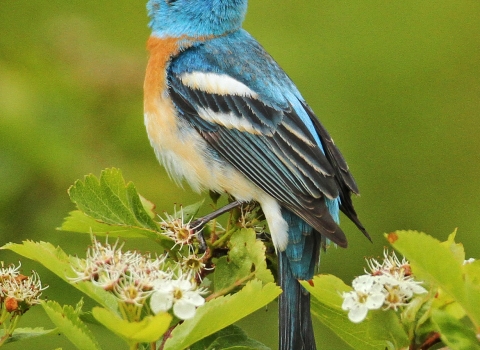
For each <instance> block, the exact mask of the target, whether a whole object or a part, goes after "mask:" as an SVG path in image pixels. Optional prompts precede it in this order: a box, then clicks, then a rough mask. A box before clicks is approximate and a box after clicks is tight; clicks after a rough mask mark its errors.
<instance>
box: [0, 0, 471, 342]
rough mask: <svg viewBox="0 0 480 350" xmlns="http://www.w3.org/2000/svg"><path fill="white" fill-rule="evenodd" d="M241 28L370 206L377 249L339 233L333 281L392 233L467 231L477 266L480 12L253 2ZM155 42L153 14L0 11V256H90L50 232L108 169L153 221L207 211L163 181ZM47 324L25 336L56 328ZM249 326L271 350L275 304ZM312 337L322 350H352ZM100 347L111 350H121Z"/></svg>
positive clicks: (55, 291)
mask: <svg viewBox="0 0 480 350" xmlns="http://www.w3.org/2000/svg"><path fill="white" fill-rule="evenodd" d="M245 28H246V29H247V30H249V31H250V32H251V33H252V34H253V35H254V36H255V37H256V38H257V39H258V40H259V41H260V42H261V43H262V44H263V45H264V46H265V48H266V49H267V50H268V51H269V52H270V53H271V54H272V55H273V57H274V58H275V59H276V60H277V61H278V62H279V63H280V65H281V66H282V67H283V68H284V69H285V70H286V71H287V73H288V74H289V75H290V77H291V78H292V79H293V80H294V81H295V83H296V84H297V86H298V87H299V89H300V91H302V93H303V95H304V97H305V99H306V100H307V101H308V103H309V104H310V105H311V106H312V107H313V109H314V111H315V112H316V114H317V115H318V116H319V117H320V118H321V120H322V122H323V123H324V125H325V126H326V127H327V128H328V130H329V131H330V133H331V134H332V136H333V137H334V139H335V142H336V144H337V145H338V146H339V147H340V149H341V150H342V152H343V153H344V155H345V157H346V158H347V160H348V163H349V165H350V168H351V170H352V171H353V173H354V175H355V177H356V179H357V182H358V184H359V186H360V189H361V192H362V196H361V198H356V199H355V205H356V208H357V211H358V212H359V214H360V218H361V219H362V221H363V223H364V224H365V225H366V227H367V228H368V230H369V232H370V234H371V235H372V237H373V240H374V243H373V244H370V243H369V242H368V241H367V240H366V239H364V238H363V237H362V236H361V234H359V232H358V231H357V230H356V229H355V228H354V226H353V225H352V224H350V223H349V222H347V221H346V220H344V222H343V227H344V229H345V231H346V232H347V235H348V237H349V242H350V247H349V248H348V249H346V250H344V249H331V250H329V251H328V253H327V254H326V255H324V256H323V257H322V259H323V261H322V268H323V272H326V273H334V274H336V275H337V276H340V277H341V278H343V279H344V280H345V281H346V282H347V283H350V281H351V279H352V278H353V276H355V275H358V274H361V273H362V271H363V266H364V261H363V257H364V256H378V255H381V253H382V249H383V247H384V246H385V245H386V241H385V239H384V238H383V235H382V234H383V233H384V232H389V231H392V230H396V229H417V230H423V231H426V232H428V233H430V234H432V235H434V236H436V237H438V238H439V239H445V238H446V236H447V235H448V234H449V233H450V232H452V231H453V230H454V228H455V227H458V235H457V238H458V240H459V241H461V242H463V243H464V245H465V249H466V251H467V256H468V257H476V258H479V257H480V253H479V251H480V243H479V240H478V239H477V234H478V232H479V231H480V215H479V214H478V211H479V209H480V196H479V192H480V179H479V173H480V156H479V148H480V137H479V135H480V108H479V107H480V3H479V2H478V1H464V0H456V1H418V0H417V1H406V0H403V1H355V2H354V1H337V0H335V1H333V0H331V1H320V0H308V1H307V0H303V1H291V0H251V1H250V8H249V13H248V16H247V20H246V23H245ZM148 35H149V30H148V28H147V18H146V11H145V3H144V1H139V0H135V1H131V0H116V1H93V0H84V1H77V2H73V1H59V0H48V1H47V0H35V1H27V0H15V1H12V0H10V1H9V0H0V243H1V244H4V243H6V242H9V241H14V242H20V241H22V240H24V239H33V240H44V241H50V242H52V243H54V244H58V245H61V246H62V247H63V248H64V249H65V250H66V251H68V252H69V253H75V252H76V253H79V254H83V251H85V249H86V246H87V245H88V238H87V237H84V236H81V235H76V234H68V233H64V232H58V231H55V230H54V228H55V227H58V226H59V225H60V223H61V222H62V219H63V217H65V216H66V215H67V213H68V212H69V211H70V210H72V209H73V208H74V207H73V204H71V203H70V201H69V199H68V196H67V192H66V190H67V188H68V187H69V186H70V185H71V184H72V183H73V182H74V181H75V180H76V179H78V178H82V177H83V175H85V174H88V173H94V174H96V175H99V173H100V171H101V170H102V169H104V168H107V167H118V168H121V169H122V170H123V173H124V176H125V178H126V179H128V180H131V181H133V182H134V183H135V184H136V186H137V189H138V191H139V192H140V193H142V194H143V195H144V196H145V197H147V198H149V199H151V200H152V201H153V202H155V203H156V204H157V208H158V211H159V212H160V211H162V210H170V209H171V208H172V206H173V203H193V202H195V201H197V200H198V199H199V198H202V197H201V196H199V195H196V194H192V193H191V192H189V191H188V190H181V189H179V188H177V187H175V186H174V185H173V184H172V182H170V181H169V179H168V177H167V176H166V174H165V172H164V171H163V169H162V168H161V167H160V166H159V165H158V164H157V161H156V159H155V157H154V154H153V151H152V150H151V148H150V145H149V142H148V139H147V136H146V133H145V130H144V126H143V113H142V83H143V75H144V70H145V65H146V61H147V53H146V51H145V42H146V39H147V37H148ZM129 244H130V245H131V246H133V247H141V243H140V242H131V243H129ZM427 253H428V252H426V254H427ZM0 260H5V261H6V262H17V261H18V260H19V258H18V256H15V255H13V254H10V253H8V252H4V251H1V252H0ZM23 265H24V272H25V273H26V272H28V271H29V269H31V268H35V269H36V270H38V271H39V272H40V273H41V274H42V275H43V280H44V282H45V283H48V284H49V285H50V288H49V289H48V290H47V291H45V293H44V294H45V295H46V296H48V297H49V298H50V299H55V300H58V301H59V302H61V303H74V302H76V301H77V300H78V299H79V297H80V295H79V294H78V293H76V292H75V291H74V290H73V288H71V287H69V286H67V285H66V284H65V283H63V282H61V281H59V279H58V278H55V277H54V276H52V275H49V274H48V273H46V271H45V270H44V269H42V268H41V267H39V266H38V265H36V264H33V263H31V262H28V261H23ZM87 302H88V301H87ZM88 305H91V304H90V303H89V302H88ZM37 309H39V310H35V309H33V310H31V311H30V312H29V313H27V314H26V315H25V317H24V320H22V325H24V326H27V325H28V326H34V325H46V326H48V324H47V321H45V319H44V317H45V316H44V314H43V311H42V309H41V308H37ZM241 325H242V326H244V327H245V329H247V331H248V332H249V334H250V335H252V336H254V337H256V338H258V339H259V340H261V341H263V342H265V343H266V344H268V345H270V346H272V348H275V347H276V345H275V344H276V337H277V335H276V305H275V304H273V305H271V307H269V308H268V310H261V311H259V312H257V314H255V315H254V316H253V317H250V318H248V319H246V320H244V321H242V322H241ZM317 326H318V327H317V331H318V336H319V348H321V349H343V348H345V347H344V345H342V343H341V342H339V341H338V339H336V338H335V337H334V336H333V335H332V334H331V333H330V332H329V331H328V330H326V329H324V328H323V327H321V325H317ZM94 330H95V332H100V331H99V330H97V329H94ZM98 335H99V337H100V339H101V342H102V344H103V345H104V347H105V349H117V348H118V349H122V348H126V347H125V346H123V344H122V343H121V342H117V343H111V339H112V338H111V337H108V336H107V335H106V334H104V333H101V332H100V333H98ZM320 343H322V344H323V345H320ZM29 347H30V348H32V347H34V348H36V349H54V348H56V347H63V348H64V349H70V348H72V346H71V345H69V343H68V342H67V341H66V340H65V339H64V338H63V337H61V336H51V337H48V338H46V339H43V340H42V341H38V340H35V341H29V342H26V343H25V344H20V343H19V344H12V345H11V346H10V348H11V349H21V348H29Z"/></svg>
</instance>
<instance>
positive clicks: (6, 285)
mask: <svg viewBox="0 0 480 350" xmlns="http://www.w3.org/2000/svg"><path fill="white" fill-rule="evenodd" d="M20 266H21V264H18V266H17V267H15V265H9V266H7V267H5V266H4V264H3V261H2V262H1V266H0V325H2V326H3V334H2V336H1V337H0V346H2V345H3V344H4V343H5V342H6V341H7V340H8V339H9V337H11V335H12V334H13V332H14V330H15V328H16V327H17V324H18V321H19V319H20V318H21V317H22V315H23V314H24V313H25V312H27V311H28V310H29V309H30V308H31V307H32V306H33V305H36V304H39V303H40V296H41V295H42V291H44V290H45V289H46V288H48V286H42V282H41V281H40V277H39V276H38V274H37V273H36V272H35V271H32V275H31V276H25V275H22V274H21V273H20Z"/></svg>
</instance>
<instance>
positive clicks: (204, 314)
mask: <svg viewBox="0 0 480 350" xmlns="http://www.w3.org/2000/svg"><path fill="white" fill-rule="evenodd" d="M280 293H281V289H280V287H278V286H277V285H276V284H275V283H267V284H266V285H264V286H263V284H262V282H261V281H259V280H253V281H250V282H248V283H247V284H246V285H245V287H243V289H242V290H240V291H239V292H238V293H235V294H231V295H227V296H222V297H219V298H216V299H213V300H211V301H209V302H207V303H205V305H203V306H201V307H199V308H198V309H197V312H196V314H195V317H193V318H192V319H189V320H185V321H184V322H183V323H182V324H179V325H178V326H177V327H176V328H175V329H174V330H173V331H172V333H171V335H170V338H169V339H168V340H167V341H166V342H165V348H164V349H165V350H174V349H175V350H183V349H186V348H188V347H189V346H190V345H192V344H194V343H195V342H197V341H199V340H200V339H203V338H205V337H207V336H209V335H211V334H213V333H215V332H218V331H219V330H221V329H223V328H225V327H227V326H229V325H231V324H233V323H235V322H237V321H238V320H240V319H242V318H243V317H245V316H247V315H249V314H251V313H253V312H254V311H256V310H258V309H259V308H261V307H263V306H265V305H267V304H268V303H269V302H271V301H272V300H274V299H275V298H276V297H277V296H278V295H280Z"/></svg>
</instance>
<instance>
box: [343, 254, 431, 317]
mask: <svg viewBox="0 0 480 350" xmlns="http://www.w3.org/2000/svg"><path fill="white" fill-rule="evenodd" d="M383 255H384V259H383V261H382V262H381V263H380V262H379V261H377V260H375V259H367V266H368V267H369V269H370V272H369V271H365V272H366V275H362V276H359V277H357V278H355V279H354V280H353V282H352V287H353V289H354V290H353V291H351V292H344V293H343V294H342V297H343V298H344V301H343V304H342V308H343V310H345V311H349V313H348V318H349V319H350V320H351V321H352V322H355V323H358V322H361V321H363V320H364V319H365V317H366V316H367V313H368V310H374V309H379V308H381V307H382V306H383V309H384V310H387V309H394V310H395V311H396V310H397V309H398V308H399V307H402V306H405V305H407V304H408V303H409V302H410V300H411V299H412V298H413V297H414V296H415V295H416V294H423V293H427V290H426V289H425V288H423V287H422V286H421V285H420V284H421V283H422V282H419V281H416V280H415V279H414V278H413V275H412V270H411V267H410V263H409V262H408V261H407V260H406V259H405V258H403V259H402V260H400V259H398V257H397V256H396V255H395V252H392V253H390V254H389V253H388V251H387V250H385V251H384V254H383Z"/></svg>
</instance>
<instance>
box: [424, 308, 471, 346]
mask: <svg viewBox="0 0 480 350" xmlns="http://www.w3.org/2000/svg"><path fill="white" fill-rule="evenodd" d="M432 320H433V322H434V323H435V325H436V326H437V327H438V332H439V333H440V337H441V339H442V341H443V342H444V343H445V344H446V345H447V346H448V347H449V348H450V349H452V350H480V342H479V340H478V338H477V336H476V334H475V332H474V331H473V329H471V328H469V327H467V326H466V325H465V324H464V323H462V322H461V321H460V320H458V319H456V318H455V317H453V316H451V315H450V314H449V313H448V312H445V311H440V310H434V311H433V312H432Z"/></svg>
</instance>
